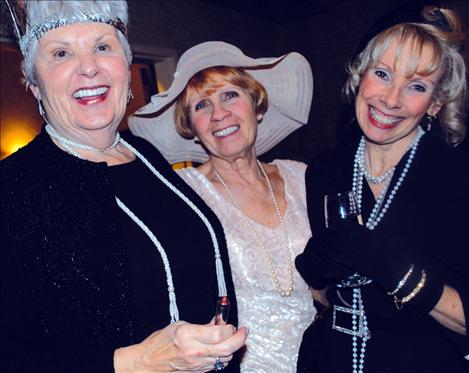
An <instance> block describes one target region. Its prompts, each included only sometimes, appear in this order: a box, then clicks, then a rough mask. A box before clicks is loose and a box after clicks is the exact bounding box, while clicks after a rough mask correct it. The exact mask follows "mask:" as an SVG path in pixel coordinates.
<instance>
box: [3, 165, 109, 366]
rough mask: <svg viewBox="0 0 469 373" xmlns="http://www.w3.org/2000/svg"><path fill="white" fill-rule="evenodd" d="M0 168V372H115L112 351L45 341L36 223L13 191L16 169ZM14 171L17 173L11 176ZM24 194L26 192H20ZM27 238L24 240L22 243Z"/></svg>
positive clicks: (23, 197) (23, 196)
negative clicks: (39, 291) (39, 293)
mask: <svg viewBox="0 0 469 373" xmlns="http://www.w3.org/2000/svg"><path fill="white" fill-rule="evenodd" d="M2 163H3V164H2V165H1V166H2V167H0V172H1V174H0V178H1V180H0V193H1V208H0V224H1V225H0V227H1V233H0V242H1V245H0V358H1V361H2V372H38V373H43V372H70V373H79V372H104V373H106V372H109V373H110V372H114V367H113V355H114V349H115V348H114V347H111V346H110V347H109V348H101V349H94V348H93V349H92V348H88V349H84V348H83V346H81V347H77V348H76V349H75V348H73V346H72V345H71V344H70V343H69V341H56V340H53V339H52V338H50V337H49V336H48V333H47V328H46V327H45V326H44V324H43V323H42V321H41V320H42V317H41V307H40V306H39V303H40V300H41V299H40V296H39V295H38V294H37V292H36V290H37V289H38V288H39V287H40V281H41V276H40V275H39V273H40V268H41V257H40V249H39V248H40V242H39V240H40V238H39V236H37V237H36V239H33V237H35V236H34V231H35V230H36V227H37V225H38V224H40V219H39V217H38V216H35V214H34V213H33V212H30V213H29V214H28V213H25V211H28V210H29V209H25V208H23V207H24V206H25V205H27V204H28V202H27V201H28V198H29V197H28V195H26V193H23V192H18V190H21V186H20V185H17V183H16V179H17V175H18V172H20V171H18V170H19V169H20V167H16V166H15V165H13V167H11V168H10V171H11V172H7V168H8V167H5V163H4V162H2ZM15 168H16V170H15ZM23 189H24V188H23ZM25 237H27V239H26V238H25Z"/></svg>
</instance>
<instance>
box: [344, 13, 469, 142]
mask: <svg viewBox="0 0 469 373" xmlns="http://www.w3.org/2000/svg"><path fill="white" fill-rule="evenodd" d="M423 17H424V18H425V19H426V20H429V21H430V23H399V24H396V25H394V26H392V27H390V28H387V29H385V30H384V31H382V32H381V33H379V34H378V35H376V36H375V37H374V38H373V39H371V40H370V42H369V43H368V44H367V45H366V47H365V48H364V50H363V51H361V52H360V54H359V55H358V57H357V58H356V59H355V60H354V61H352V62H351V63H350V64H349V65H348V66H347V73H348V78H347V81H346V83H345V86H344V89H343V92H344V95H345V96H346V97H347V98H348V99H349V100H350V101H351V100H353V99H354V97H355V95H356V92H357V89H358V87H359V85H360V82H361V79H362V77H363V76H364V74H365V72H366V71H367V70H368V69H370V68H373V67H375V66H376V65H377V63H378V61H379V59H380V58H381V57H382V56H383V54H384V53H385V51H386V50H387V48H388V47H389V46H390V45H391V43H392V42H393V41H397V44H398V47H397V50H396V56H395V60H396V61H397V60H399V58H400V54H401V52H402V50H403V49H404V48H405V47H406V46H407V45H408V44H409V43H410V46H411V49H412V56H411V58H410V60H409V62H408V64H407V71H406V74H407V75H408V76H412V75H413V74H415V73H416V72H418V74H421V75H424V76H425V75H429V74H432V73H433V72H434V71H436V70H438V69H440V70H441V77H440V79H439V80H438V82H437V84H436V87H435V90H434V92H433V100H434V102H437V103H440V104H442V109H441V110H440V113H439V116H438V117H439V122H440V126H441V129H442V131H443V133H444V135H445V137H446V141H447V142H448V144H450V145H457V144H459V143H460V142H462V141H463V139H464V137H465V134H466V127H465V123H464V119H465V112H466V109H467V90H468V87H467V77H466V66H465V62H464V59H463V57H462V55H461V53H460V52H459V46H460V45H461V43H462V41H463V39H464V33H463V31H462V24H461V21H460V19H459V17H458V16H457V14H456V13H455V12H453V11H451V10H449V9H440V8H437V7H434V6H426V7H425V8H424V11H423ZM442 25H444V27H443V26H442ZM424 47H427V48H429V49H430V50H432V52H433V56H432V60H431V63H430V64H429V65H428V66H426V67H424V69H423V70H419V71H417V69H418V67H419V61H420V57H421V54H422V51H423V49H424Z"/></svg>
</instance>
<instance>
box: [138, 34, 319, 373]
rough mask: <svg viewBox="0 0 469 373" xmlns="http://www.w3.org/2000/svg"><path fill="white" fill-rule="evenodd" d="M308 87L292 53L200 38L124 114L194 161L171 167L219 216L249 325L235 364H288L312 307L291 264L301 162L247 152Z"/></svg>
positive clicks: (306, 95) (305, 96)
mask: <svg viewBox="0 0 469 373" xmlns="http://www.w3.org/2000/svg"><path fill="white" fill-rule="evenodd" d="M312 92H313V76H312V73H311V68H310V65H309V63H308V62H307V61H306V59H305V58H304V57H303V56H301V55H300V54H298V53H288V54H286V55H285V56H282V57H279V58H257V59H256V58H251V57H248V56H246V55H245V54H243V52H242V51H241V50H240V49H238V48H237V47H235V46H234V45H231V44H228V43H224V42H219V41H212V42H205V43H201V44H198V45H196V46H194V47H192V48H190V49H189V50H187V51H186V52H185V53H184V54H183V55H182V56H181V58H180V60H179V62H178V65H177V69H176V74H175V79H174V82H173V83H172V85H171V87H170V88H169V89H168V91H167V92H164V93H161V94H158V95H155V96H154V97H153V98H152V102H151V103H150V104H148V105H146V106H145V107H143V108H142V109H140V110H139V111H138V112H137V115H135V116H133V117H132V118H131V119H130V120H129V126H130V128H131V130H132V131H133V133H134V134H137V135H139V136H142V137H144V138H146V139H148V140H149V141H150V142H152V143H153V144H154V145H155V146H156V147H157V148H158V149H159V150H160V151H161V152H162V154H163V155H165V156H166V158H167V159H168V160H169V161H170V162H177V161H183V160H192V161H196V162H198V163H202V164H201V165H200V166H199V167H197V168H192V167H190V168H185V169H182V170H180V173H179V175H180V176H181V177H182V178H183V179H184V180H185V181H186V182H187V183H188V184H189V185H190V186H191V187H192V188H194V190H195V191H196V192H197V193H198V194H199V195H200V196H201V197H202V198H203V199H204V200H205V202H206V203H207V204H208V205H209V206H210V207H211V208H212V209H213V211H214V212H215V213H216V214H217V216H218V217H219V219H220V221H221V222H222V224H223V229H224V231H225V235H226V240H227V246H228V253H229V258H230V265H231V270H232V273H233V282H234V285H235V291H236V298H237V301H238V318H239V323H240V324H241V325H244V326H247V327H248V328H249V337H248V339H247V341H246V348H245V349H244V350H243V353H242V359H241V372H246V373H248V372H255V373H274V372H278V373H288V372H295V371H296V362H297V358H298V350H299V346H300V342H301V337H302V335H303V332H304V330H305V329H306V327H307V326H308V325H309V324H310V323H311V322H312V320H313V317H314V315H315V308H314V306H313V299H312V297H311V292H310V289H309V287H308V285H307V284H306V283H305V281H304V280H303V279H302V278H301V276H300V275H299V273H298V272H297V271H296V269H295V266H294V258H295V256H296V255H298V254H299V253H301V252H302V251H303V250H304V247H305V245H306V243H307V242H308V239H309V237H310V236H311V233H310V228H309V224H308V217H307V213H306V198H305V197H306V193H305V183H304V177H305V170H306V165H305V164H303V163H300V162H295V161H290V160H275V161H273V162H272V163H264V162H260V161H259V160H258V158H257V157H258V155H260V154H263V153H264V152H266V151H267V150H269V149H270V148H272V147H273V146H274V145H276V144H277V143H278V142H280V141H281V140H282V139H284V138H285V137H286V136H287V135H288V134H289V133H290V132H292V131H293V130H295V129H297V128H299V127H300V126H302V125H304V124H306V122H307V120H308V114H309V110H310V105H311V99H312Z"/></svg>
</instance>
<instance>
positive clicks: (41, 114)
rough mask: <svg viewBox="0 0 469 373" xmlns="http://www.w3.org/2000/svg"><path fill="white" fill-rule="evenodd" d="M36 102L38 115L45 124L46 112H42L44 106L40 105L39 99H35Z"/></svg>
mask: <svg viewBox="0 0 469 373" xmlns="http://www.w3.org/2000/svg"><path fill="white" fill-rule="evenodd" d="M36 100H37V108H38V110H39V115H40V116H41V117H42V118H43V119H44V121H45V122H47V118H46V112H45V110H44V106H43V105H42V101H41V98H40V97H36Z"/></svg>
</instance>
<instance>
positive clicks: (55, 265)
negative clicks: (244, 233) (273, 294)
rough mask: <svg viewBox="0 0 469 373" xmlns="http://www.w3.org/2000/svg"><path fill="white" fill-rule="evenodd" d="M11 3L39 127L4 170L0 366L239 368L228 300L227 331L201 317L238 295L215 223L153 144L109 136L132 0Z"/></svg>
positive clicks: (120, 103) (123, 101)
mask: <svg viewBox="0 0 469 373" xmlns="http://www.w3.org/2000/svg"><path fill="white" fill-rule="evenodd" d="M11 5H12V8H10V9H11V10H12V15H13V19H14V20H15V21H16V22H17V26H18V27H17V31H18V37H19V39H20V47H21V51H22V53H23V56H24V68H25V79H26V81H27V83H28V86H29V87H30V89H31V91H32V93H33V94H34V96H35V97H36V99H37V101H38V106H39V111H40V114H41V115H42V116H43V117H44V121H45V126H44V129H43V131H42V132H41V133H40V134H39V135H38V136H37V137H36V138H35V139H34V140H33V141H32V142H31V143H30V144H28V145H27V146H25V147H24V148H22V149H20V150H19V151H18V152H16V153H15V154H13V155H11V156H10V157H8V158H7V159H5V160H4V161H2V162H1V169H0V171H1V179H0V181H1V187H0V191H1V201H2V207H1V208H0V222H1V232H2V234H1V239H2V241H1V245H0V248H1V249H0V295H1V301H0V315H1V317H0V330H1V333H0V346H1V347H0V356H1V370H2V371H3V372H13V371H15V372H67V373H71V372H80V373H82V372H99V373H104V372H163V371H164V372H176V371H184V372H187V371H197V372H207V371H211V370H213V369H216V370H221V369H224V368H226V371H229V372H239V365H238V364H237V363H236V362H232V363H230V364H229V365H228V362H229V361H230V360H231V359H232V356H233V353H234V351H236V350H238V349H239V348H240V347H241V346H243V345H244V341H245V339H246V329H245V328H240V329H238V330H237V329H236V328H235V326H233V325H236V305H235V302H234V299H233V307H232V309H233V310H232V314H231V317H230V322H231V323H233V325H214V322H210V320H211V319H212V318H213V316H214V314H215V309H216V302H217V298H218V297H225V296H227V295H228V296H231V297H232V298H234V289H233V284H232V281H231V276H230V272H229V265H228V254H227V250H226V246H225V242H224V241H225V240H224V238H223V229H222V227H221V225H220V223H219V222H218V220H217V218H216V216H215V215H214V214H213V212H212V211H211V210H210V209H209V208H208V207H207V206H206V205H205V204H204V203H203V201H201V200H200V198H199V197H198V196H197V194H196V193H194V191H193V190H192V189H191V188H189V187H188V186H187V185H186V184H185V183H183V182H181V180H180V178H179V177H177V175H175V173H174V172H173V171H172V169H171V168H170V166H169V165H168V163H167V162H166V161H165V160H164V159H163V157H161V155H160V154H159V153H158V152H157V151H156V150H155V148H154V147H153V146H151V145H150V144H148V143H147V142H146V141H144V140H142V139H138V138H135V137H134V136H130V135H129V134H126V135H123V136H122V138H121V137H120V135H119V133H118V132H117V128H118V126H119V124H120V122H121V120H122V117H123V115H124V112H125V108H126V105H127V102H128V99H129V98H130V97H131V93H130V70H129V66H130V62H131V52H130V47H129V44H128V42H127V38H126V24H127V18H128V17H127V3H126V2H125V1H70V0H68V1H27V2H26V4H25V3H24V2H20V3H19V5H23V6H21V7H19V8H18V11H19V13H13V9H16V8H13V5H14V4H11ZM24 5H25V6H26V7H24ZM15 14H17V15H18V17H16V16H15ZM21 20H26V21H27V23H26V27H25V28H23V27H22V26H25V25H24V24H22V22H20V21H21ZM157 209H158V210H159V212H158V213H156V212H155V211H156V210H157ZM181 227H184V228H183V229H184V234H181ZM225 275H226V276H225ZM222 299H223V298H222ZM234 360H235V361H236V359H234Z"/></svg>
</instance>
